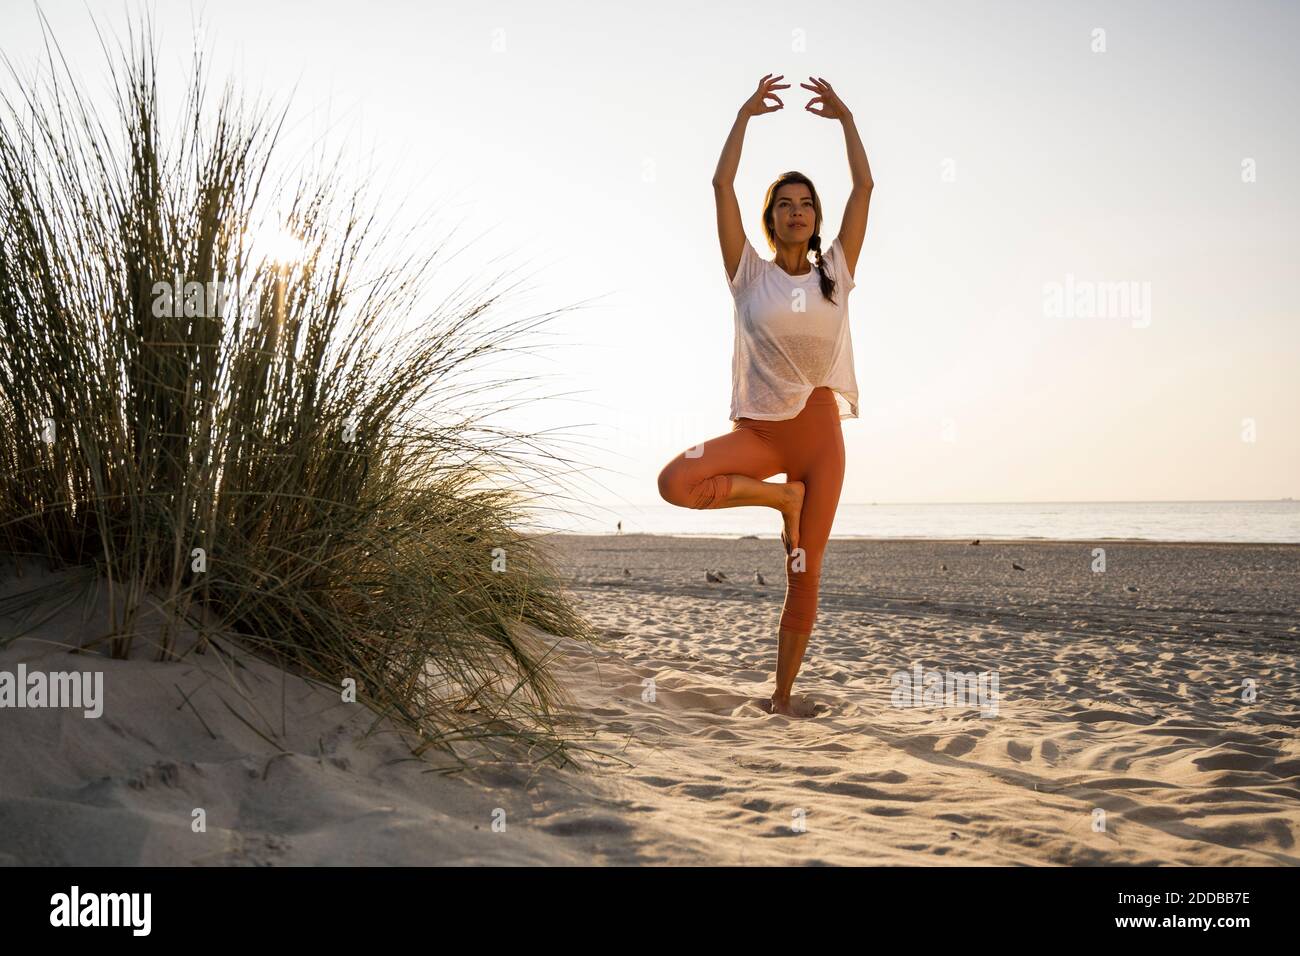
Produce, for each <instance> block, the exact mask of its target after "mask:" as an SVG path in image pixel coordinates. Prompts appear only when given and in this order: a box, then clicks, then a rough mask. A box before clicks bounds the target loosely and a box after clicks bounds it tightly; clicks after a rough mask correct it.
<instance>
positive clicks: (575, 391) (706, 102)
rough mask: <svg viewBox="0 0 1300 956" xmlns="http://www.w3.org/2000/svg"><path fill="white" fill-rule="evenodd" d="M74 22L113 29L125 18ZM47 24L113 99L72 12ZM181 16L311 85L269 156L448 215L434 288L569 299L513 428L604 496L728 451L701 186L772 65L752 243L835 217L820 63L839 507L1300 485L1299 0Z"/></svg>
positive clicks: (302, 86)
mask: <svg viewBox="0 0 1300 956" xmlns="http://www.w3.org/2000/svg"><path fill="white" fill-rule="evenodd" d="M93 6H94V7H95V8H96V10H97V13H96V16H97V17H99V18H100V20H101V22H102V23H103V24H105V25H107V26H108V27H110V28H112V29H121V28H122V27H123V26H124V24H125V22H126V12H125V11H127V10H129V9H136V8H135V7H134V6H132V5H129V4H128V5H125V6H124V5H122V4H108V5H99V4H95V5H93ZM41 8H42V9H43V10H44V11H45V12H46V14H47V16H48V17H49V19H50V21H51V23H52V25H53V28H54V30H55V34H56V36H57V37H58V39H59V40H60V42H61V44H62V45H63V47H64V50H65V53H67V54H68V55H69V58H70V59H72V60H73V62H74V64H75V65H76V68H77V69H78V70H79V71H80V72H81V73H82V74H83V75H84V76H85V77H87V78H88V79H89V80H91V81H92V82H101V83H102V77H103V68H102V55H101V54H100V52H99V47H98V41H97V40H96V38H95V35H94V32H93V29H92V28H91V24H90V21H89V18H88V15H87V13H86V5H85V4H83V2H82V0H58V2H52V0H44V2H42V3H41ZM196 13H197V14H201V16H202V19H203V22H204V23H205V25H206V27H207V32H206V36H205V40H206V42H207V43H208V44H209V45H210V46H211V48H212V50H213V52H214V54H215V55H214V56H213V58H212V65H213V66H214V68H215V69H216V70H217V72H218V73H219V74H220V75H225V74H227V73H229V74H233V75H234V76H235V77H236V78H237V79H238V80H240V81H241V83H242V84H243V86H244V88H245V89H248V90H250V91H254V92H256V91H259V90H260V91H262V92H264V93H270V94H273V95H280V96H287V95H288V94H289V93H290V92H291V88H292V87H295V84H296V89H294V90H292V92H293V99H292V102H291V116H294V117H300V118H301V119H300V121H299V122H298V123H297V125H295V126H294V127H293V128H292V129H291V131H290V134H289V139H288V142H289V143H290V145H292V144H293V143H294V142H295V140H296V141H297V142H298V143H300V144H305V143H308V142H310V141H312V139H313V138H314V137H318V136H320V135H321V134H322V133H324V132H326V131H328V132H329V134H330V136H331V137H333V141H335V142H338V143H345V142H346V143H356V144H359V147H358V148H359V149H361V150H364V152H365V155H366V160H367V162H368V163H370V164H371V165H372V166H373V167H375V168H377V169H380V170H382V171H383V176H382V180H383V182H382V186H383V188H384V190H385V193H386V195H387V196H389V197H390V199H391V198H392V197H398V198H400V200H401V203H402V205H404V206H407V207H411V208H415V207H434V206H435V205H437V206H438V208H440V209H442V210H444V213H443V218H444V219H445V220H446V221H448V222H449V223H451V224H453V225H454V226H455V229H456V238H455V240H454V242H453V245H455V246H456V247H457V248H461V247H463V248H461V251H459V252H458V253H457V254H456V256H455V257H454V258H453V259H452V260H451V261H450V262H449V263H448V265H447V267H446V268H447V269H448V270H450V272H449V274H454V275H455V276H456V278H457V279H458V280H460V279H463V278H466V277H469V278H470V279H473V278H474V277H482V276H484V275H486V274H489V273H491V274H498V273H500V272H502V271H503V270H507V271H509V272H510V273H511V274H519V275H521V276H522V275H525V274H526V275H527V279H526V282H527V286H528V289H529V291H528V293H527V294H526V295H523V294H520V295H518V296H517V301H516V304H515V305H514V306H513V307H512V311H513V313H514V314H519V315H525V314H529V313H532V312H536V313H540V312H544V311H549V310H553V309H564V308H565V307H566V306H571V305H573V304H576V303H580V302H586V303H587V304H586V305H584V306H583V307H582V308H581V309H569V310H566V311H563V312H561V314H560V315H559V316H558V317H556V318H555V319H553V320H552V322H551V323H550V324H549V325H548V326H547V328H548V329H549V332H550V334H549V336H548V340H549V343H550V344H549V346H548V348H547V349H546V350H545V352H544V353H542V355H540V356H539V357H538V358H537V359H536V360H533V361H527V360H523V359H516V360H514V361H515V362H516V363H517V364H518V367H519V370H520V372H521V373H527V374H542V375H544V376H545V379H544V380H543V382H542V383H540V385H539V386H538V387H537V388H535V389H534V391H535V393H536V394H537V395H538V398H537V400H535V401H532V402H530V403H529V404H527V406H526V407H524V408H522V409H520V410H518V411H517V412H516V413H514V414H512V416H510V418H509V419H508V420H506V421H505V422H504V423H505V424H511V425H514V426H517V427H525V428H532V429H539V430H540V429H559V430H560V433H561V434H563V435H565V436H569V437H570V439H571V444H570V445H569V450H568V453H569V454H570V456H571V457H575V458H577V459H579V460H580V461H581V462H582V464H583V472H584V479H583V480H585V481H587V482H588V484H587V486H586V489H587V490H586V493H587V494H588V495H590V496H591V497H592V498H593V499H594V500H596V501H599V502H600V503H601V504H603V505H607V506H609V507H611V508H613V509H614V510H617V507H618V504H619V502H630V503H654V502H658V501H659V497H658V493H657V489H656V484H655V479H656V476H657V474H658V472H659V470H660V468H661V467H662V466H663V464H665V463H666V462H667V461H668V460H669V459H670V458H671V457H672V456H673V455H675V454H677V453H679V452H680V451H682V450H683V449H685V448H686V447H688V446H690V445H693V444H696V443H698V442H700V441H703V440H704V439H706V438H709V437H712V436H714V435H718V434H722V433H724V432H726V431H727V430H729V428H730V425H731V423H730V422H729V420H728V418H727V414H728V410H729V399H730V389H731V382H730V372H731V348H732V337H733V327H732V321H733V319H732V302H731V297H730V294H729V292H728V290H727V285H726V280H725V275H724V270H723V266H722V257H721V253H720V251H719V247H718V240H717V232H716V226H715V219H714V208H713V194H712V189H711V187H710V179H711V177H712V174H713V170H714V167H715V165H716V163H717V160H718V154H719V152H720V150H721V148H722V144H723V141H724V140H725V138H726V135H727V132H728V130H729V128H730V125H731V123H732V120H733V118H734V116H735V113H736V110H737V109H738V108H739V106H740V104H741V103H742V102H743V101H744V100H745V98H746V97H748V96H749V95H750V93H751V92H752V91H753V89H754V87H755V85H756V83H757V81H758V79H759V77H761V76H762V75H763V74H764V73H768V72H773V73H784V74H785V75H786V82H790V83H791V84H792V87H791V89H789V90H785V91H782V96H783V98H784V100H785V104H786V108H785V110H783V111H780V112H776V113H772V114H769V115H766V116H762V117H757V118H755V119H753V120H751V121H750V125H749V133H748V135H747V137H746V142H745V148H744V153H743V156H742V158H741V164H740V172H739V175H738V177H737V181H736V191H737V195H738V197H739V199H740V204H741V208H742V211H743V214H744V217H745V226H746V229H747V231H748V234H749V236H750V239H751V240H752V241H753V243H754V246H755V248H756V249H758V250H760V252H762V253H763V254H764V255H767V256H769V257H770V253H769V252H768V251H767V245H766V241H765V240H764V237H763V233H762V227H761V224H760V221H759V215H760V212H761V203H762V199H763V195H764V191H765V189H766V187H767V185H768V183H769V182H770V181H771V180H772V179H774V178H776V176H778V175H779V174H780V173H781V172H783V171H785V170H788V169H799V170H802V171H803V172H805V173H807V174H808V175H810V176H811V177H812V178H813V180H814V181H815V182H816V184H817V186H818V189H819V192H820V193H821V196H822V202H823V208H824V211H825V216H826V219H825V222H824V224H823V230H822V231H823V235H824V236H825V237H826V244H827V245H829V240H830V239H832V238H833V237H834V236H835V234H836V232H837V231H838V228H839V220H840V214H841V210H842V208H843V203H844V201H845V198H846V197H847V194H848V189H849V185H850V180H849V175H848V166H847V162H846V158H845V150H844V137H843V133H842V130H841V128H840V126H839V124H838V123H836V122H834V121H829V120H824V119H819V118H817V117H814V116H812V115H811V114H808V113H806V112H804V110H803V104H804V103H805V102H806V101H807V98H808V97H809V96H811V94H810V93H808V91H806V90H803V89H801V88H800V87H799V86H798V84H799V82H800V81H802V80H804V79H806V78H807V76H808V75H809V74H815V75H818V76H823V77H825V78H826V79H828V80H829V81H830V82H831V83H832V84H833V85H834V87H835V89H836V91H837V92H838V93H839V95H840V97H841V98H842V99H843V100H844V101H845V103H846V104H847V105H848V106H849V108H850V109H851V110H852V111H853V113H854V115H855V119H856V122H857V125H858V128H859V130H860V132H861V135H862V139H863V142H864V143H865V144H866V148H867V154H868V157H869V158H870V162H871V167H872V170H873V172H874V175H875V179H876V183H877V186H876V189H875V194H874V198H873V201H872V208H871V217H870V222H869V224H868V227H867V236H866V241H865V243H864V246H863V251H862V254H861V258H860V260H859V262H858V265H857V270H856V281H857V287H856V289H855V290H854V292H853V294H852V296H851V297H850V299H849V314H850V318H851V324H852V335H853V342H854V349H855V356H856V369H857V380H858V384H859V388H860V393H861V396H860V405H861V417H860V418H859V419H846V420H845V421H844V423H843V428H844V435H845V444H846V448H847V456H848V458H847V472H846V478H845V484H844V491H843V495H842V499H841V500H842V501H844V502H854V503H858V502H861V503H865V502H871V501H879V502H904V501H906V502H925V501H946V502H982V501H1061V500H1085V501H1108V500H1146V499H1159V500H1182V499H1252V498H1276V497H1281V496H1286V495H1290V496H1294V497H1300V427H1298V426H1297V413H1300V376H1298V375H1297V366H1298V364H1300V363H1298V361H1297V360H1298V359H1300V328H1298V326H1297V318H1298V317H1300V307H1298V306H1297V304H1296V299H1295V298H1294V297H1295V295H1296V293H1297V282H1296V276H1297V268H1296V262H1297V252H1298V251H1300V248H1298V246H1300V243H1297V238H1296V228H1297V227H1296V223H1297V222H1298V221H1300V177H1298V176H1297V170H1296V162H1297V157H1298V156H1300V136H1298V135H1297V133H1298V126H1300V121H1298V120H1297V117H1300V67H1298V66H1297V64H1300V57H1298V56H1296V51H1295V43H1296V40H1297V37H1298V36H1300V30H1298V29H1297V27H1300V4H1295V3H1285V2H1277V3H1266V2H1242V3H1237V2H1234V3H1227V2H1177V3H1175V2H1172V0H1168V2H1122V3H1120V2H1116V3H1086V4H1085V3H1069V4H1067V3H1064V2H1060V3H1056V2H1053V3H1039V2H1029V0H1025V2H988V3H976V2H965V0H953V2H925V3H916V2H877V3H870V2H852V3H849V2H824V3H819V4H791V3H785V2H781V3H778V2H748V3H739V2H737V3H698V2H689V3H688V2H672V0H663V2H657V3H654V4H648V5H647V4H638V5H633V6H624V5H617V4H603V3H596V2H588V3H566V2H546V3H534V2H522V0H512V2H497V3H492V2H461V3H427V2H414V0H411V2H400V0H370V2H365V3H361V2H355V0H354V2H350V3H342V2H336V0H312V2H305V0H304V2H281V0H257V2H248V0H222V2H220V3H211V4H206V5H204V4H201V3H195V4H194V5H192V6H191V4H188V3H158V4H156V7H155V20H156V24H157V27H158V30H159V31H160V33H161V35H162V37H163V39H164V41H165V45H164V50H165V52H166V54H167V56H169V57H172V58H173V60H174V62H175V63H176V64H182V63H183V62H184V61H185V60H186V58H187V57H188V55H189V50H190V35H191V29H192V24H193V22H194V16H195V14H196ZM0 24H3V28H2V29H0V36H2V37H3V39H2V40H0V48H3V50H4V52H5V53H6V54H7V55H8V56H9V57H10V58H11V59H13V60H14V61H15V62H17V63H19V64H34V63H35V62H36V61H37V59H38V58H39V55H40V49H39V24H38V19H37V15H36V12H35V10H34V8H33V6H32V5H31V4H30V3H28V2H26V0H23V2H17V0H0ZM1098 30H1102V31H1104V51H1102V50H1100V45H1101V43H1102V37H1101V35H1100V34H1098V33H1097V32H1096V31H1098ZM1243 164H1245V166H1246V167H1248V168H1249V170H1250V171H1251V172H1252V174H1253V178H1254V181H1243V178H1250V177H1249V176H1246V177H1244V176H1243ZM449 228H450V227H449ZM1104 282H1109V283H1117V282H1118V283H1132V284H1133V285H1132V286H1131V288H1132V289H1133V290H1135V291H1139V292H1142V293H1145V294H1149V312H1147V311H1142V310H1140V309H1132V308H1131V309H1130V310H1129V311H1127V312H1121V314H1101V315H1093V316H1086V315H1073V316H1069V315H1065V316H1062V315H1053V314H1051V309H1050V308H1049V307H1048V305H1047V301H1046V300H1047V292H1048V290H1049V289H1050V288H1051V287H1052V284H1054V283H1058V284H1059V285H1060V286H1061V287H1062V288H1069V289H1074V290H1077V289H1079V288H1084V289H1087V288H1090V287H1091V288H1095V287H1096V284H1099V283H1104ZM1088 284H1092V286H1089V285H1088ZM1136 301H1137V302H1138V303H1139V305H1140V303H1141V301H1143V299H1142V297H1141V296H1139V297H1138V299H1137V300H1136ZM543 395H552V396H563V397H552V398H548V399H542V398H541V396H543ZM1249 437H1253V440H1245V439H1246V438H1249ZM575 443H576V444H575Z"/></svg>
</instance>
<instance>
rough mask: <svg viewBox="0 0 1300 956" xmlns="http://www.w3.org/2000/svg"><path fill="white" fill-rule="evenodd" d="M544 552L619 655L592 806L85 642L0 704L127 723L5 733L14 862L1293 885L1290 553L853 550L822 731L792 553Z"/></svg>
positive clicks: (577, 777) (825, 605)
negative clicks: (26, 700) (772, 707)
mask: <svg viewBox="0 0 1300 956" xmlns="http://www.w3.org/2000/svg"><path fill="white" fill-rule="evenodd" d="M547 547H549V548H551V549H553V553H554V555H555V558H556V561H557V563H558V565H559V566H560V567H561V568H562V570H563V571H564V572H565V573H566V575H567V576H568V578H569V586H570V587H571V589H572V593H573V595H574V598H575V600H576V601H577V602H578V603H579V604H580V606H581V608H582V609H583V611H584V613H585V614H586V615H587V616H588V617H589V618H590V619H591V620H592V621H593V623H594V624H595V625H596V628H597V630H598V631H599V632H600V633H601V635H602V637H603V638H604V643H603V644H602V646H600V647H596V648H592V647H586V646H582V645H579V644H576V643H574V642H572V641H567V640H564V641H560V642H559V648H558V649H559V651H560V658H559V663H558V665H557V666H558V667H559V674H560V677H561V679H562V680H563V681H564V682H565V683H566V684H568V685H569V686H570V688H571V690H572V692H573V695H574V698H575V701H576V708H575V710H574V711H573V712H572V713H571V714H569V715H568V718H569V720H570V722H571V728H570V729H571V732H572V733H573V734H574V735H575V737H576V738H577V739H578V740H579V741H580V743H581V746H583V747H585V748H588V757H589V761H590V763H591V765H592V766H593V767H595V768H596V772H595V773H587V774H581V773H578V772H576V771H573V770H556V769H551V768H545V769H537V768H528V767H511V766H500V765H494V766H487V767H484V768H483V769H481V770H478V771H474V772H471V773H467V774H462V775H458V776H454V777H445V776H443V775H440V774H437V773H431V772H428V771H429V769H430V768H429V766H428V765H427V764H423V763H420V762H418V761H414V760H411V759H409V754H408V753H407V751H406V750H405V748H404V747H403V746H402V744H401V741H400V740H398V739H397V737H396V736H395V735H394V734H391V733H381V734H379V735H378V736H372V737H369V738H364V739H363V737H362V732H363V731H364V730H365V729H366V727H367V726H369V724H370V722H371V720H372V719H373V718H370V717H368V716H367V714H366V712H365V711H364V710H362V709H360V708H358V707H357V706H356V705H346V704H343V703H341V702H340V700H339V697H338V695H337V694H331V693H330V692H328V691H327V690H322V689H321V688H318V687H313V686H311V685H308V684H306V683H305V682H302V681H300V680H299V679H298V678H294V677H290V676H286V675H284V674H283V673H282V672H280V671H277V670H275V669H274V668H272V667H270V666H268V665H266V664H263V663H260V662H258V661H255V660H251V659H249V660H247V661H245V666H244V667H243V668H240V669H239V674H240V681H239V687H240V688H241V690H239V691H235V690H234V689H233V688H232V686H231V685H230V684H229V683H228V682H227V681H224V680H222V679H220V678H221V676H222V674H221V671H222V669H223V668H227V667H229V665H228V664H225V663H223V662H222V659H221V658H220V657H219V656H218V655H212V654H208V655H204V656H203V657H200V658H195V657H191V658H189V659H187V660H186V661H185V662H183V663H179V664H176V663H173V664H159V663H156V662H154V661H151V660H148V659H146V658H144V657H142V658H141V659H138V660H130V661H107V660H103V659H102V658H98V657H96V656H93V655H69V654H67V653H65V652H62V651H52V650H51V648H50V646H49V644H48V643H46V644H42V643H41V642H42V641H45V642H50V641H55V642H58V641H62V642H67V641H68V640H69V639H71V638H72V637H73V636H74V635H76V634H82V633H87V632H88V628H89V629H93V627H94V620H95V618H94V613H96V612H94V609H92V611H91V613H90V616H89V617H88V616H87V615H86V614H84V613H81V612H80V611H78V610H77V609H72V608H70V609H67V610H66V611H64V612H62V613H61V614H60V615H59V616H58V617H56V618H55V619H54V620H52V621H50V622H48V623H47V624H45V625H44V626H43V627H42V628H41V629H40V631H39V632H38V633H36V634H34V635H32V636H30V637H29V638H24V639H22V640H20V641H18V642H16V643H15V644H13V645H12V646H11V647H9V648H8V649H6V650H4V651H3V652H0V671H10V672H12V671H14V669H15V668H16V666H17V665H18V663H20V662H24V663H25V664H26V666H28V667H43V668H46V669H49V670H66V669H69V668H72V667H78V668H94V669H99V670H102V671H103V672H104V674H105V683H104V688H105V690H104V697H105V708H104V714H103V716H102V717H100V718H98V719H89V718H86V717H84V716H82V714H81V713H80V712H72V711H67V710H64V711H57V710H32V709H4V710H0V847H2V848H3V849H0V859H2V860H3V861H4V862H8V863H38V864H40V863H45V864H49V863H78V864H127V865H131V864H140V863H162V864H197V865H205V864H206V865H222V864H245V865H248V864H253V865H256V864H333V863H352V862H355V863H363V864H429V863H432V864H462V863H465V864H488V865H495V864H505V863H522V864H531V863H551V864H585V863H596V864H678V863H680V864H754V865H781V864H798V865H803V864H830V865H857V864H904V865H935V864H940V865H942V864H956V865H964V864H1000V865H1005V864H1031V865H1054V864H1060V865H1081V864H1083V865H1086V864H1186V865H1198V866H1199V865H1274V864H1281V865H1286V864H1294V863H1296V862H1298V861H1300V850H1298V849H1297V847H1296V839H1297V836H1298V835H1300V743H1298V742H1297V727H1298V726H1300V673H1298V667H1297V662H1296V647H1297V643H1296V642H1297V640H1298V639H1300V609H1297V606H1296V601H1297V596H1298V595H1300V547H1298V546H1286V545H1260V546H1252V545H1191V544H1151V543H1139V542H1116V541H1106V542H989V541H985V542H983V543H981V544H980V545H978V546H971V545H969V544H968V543H967V542H964V541H961V542H940V541H853V540H841V539H833V540H832V541H831V543H830V547H829V549H828V552H827V558H826V566H825V571H824V574H823V583H822V600H821V611H820V617H819V620H818V624H817V628H816V630H815V631H814V633H813V636H812V639H811V641H810V642H809V650H808V656H807V658H806V659H805V663H804V666H803V669H802V671H801V673H800V676H799V679H798V681H797V682H796V684H795V693H796V697H801V696H802V698H803V700H802V703H803V706H804V707H805V711H806V712H807V713H809V714H811V715H812V716H810V717H807V718H789V717H784V716H780V715H773V714H770V713H768V712H767V711H766V710H765V707H764V705H765V702H766V700H767V698H768V696H769V695H770V693H771V689H772V670H773V667H774V663H775V655H776V625H777V620H778V618H779V616H780V610H781V601H782V597H783V594H784V578H783V574H784V572H783V561H782V558H783V554H782V551H781V548H780V544H779V542H777V541H776V540H775V538H772V539H763V540H754V539H742V540H735V539H721V538H708V539H706V538H668V537H657V536H638V535H624V536H614V537H610V536H601V537H595V536H591V537H586V536H553V537H551V538H548V539H547ZM1096 548H1104V549H1105V567H1106V570H1105V571H1100V572H1099V571H1094V570H1093V568H1094V567H1095V566H1096V562H1097V556H1096V555H1095V554H1094V549H1096ZM1013 562H1015V563H1016V564H1019V565H1020V566H1021V567H1023V568H1024V569H1025V570H1023V571H1020V570H1016V569H1015V568H1013V567H1012V563H1013ZM945 565H946V570H944V566H945ZM756 568H757V569H759V570H761V572H762V573H763V575H764V576H765V577H766V579H767V581H768V584H767V585H766V586H760V585H758V584H756V583H753V572H754V570H755V569H756ZM705 569H714V570H720V571H722V572H723V573H724V574H725V575H726V577H727V580H726V581H725V582H723V583H721V584H709V583H707V582H706V580H705ZM26 583H30V582H26ZM12 586H13V582H8V583H6V585H5V588H10V587H12ZM552 640H554V639H552ZM917 668H920V669H921V671H920V673H921V674H922V675H924V674H926V673H929V672H942V673H948V672H952V673H962V674H972V675H979V674H982V675H984V677H985V679H986V684H985V685H984V689H985V690H988V689H989V688H990V686H991V685H990V684H989V683H988V681H990V680H991V677H992V676H993V675H996V678H997V685H996V696H995V697H993V696H992V695H989V696H986V697H985V698H982V699H980V700H971V699H967V700H957V701H944V700H931V701H929V702H928V703H926V702H924V701H923V703H925V704H926V705H925V706H915V707H903V706H898V704H899V703H900V701H899V699H898V695H899V694H900V693H901V690H900V683H899V675H900V674H903V675H915V674H916V673H917ZM901 686H906V685H905V684H903V685H901ZM381 729H382V728H381ZM196 809H202V810H203V811H204V815H205V818H206V824H207V828H206V831H205V832H202V833H196V832H194V829H193V826H192V820H193V815H194V811H195V810H196ZM503 824H504V825H503Z"/></svg>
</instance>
